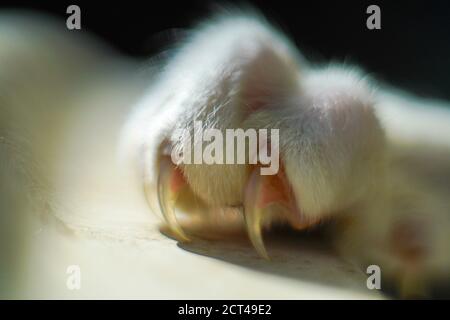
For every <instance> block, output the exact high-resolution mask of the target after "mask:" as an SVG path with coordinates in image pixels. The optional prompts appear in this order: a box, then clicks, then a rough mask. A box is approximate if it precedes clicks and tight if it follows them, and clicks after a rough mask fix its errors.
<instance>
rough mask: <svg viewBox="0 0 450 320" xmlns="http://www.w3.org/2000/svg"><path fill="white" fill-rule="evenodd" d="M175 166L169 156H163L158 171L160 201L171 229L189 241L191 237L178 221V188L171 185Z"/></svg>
mask: <svg viewBox="0 0 450 320" xmlns="http://www.w3.org/2000/svg"><path fill="white" fill-rule="evenodd" d="M174 171H175V166H174V165H173V164H172V162H171V161H170V159H169V158H167V157H163V158H162V159H161V161H160V165H159V173H158V187H157V188H158V189H157V191H158V202H159V207H160V210H161V213H162V216H163V217H164V219H165V220H166V222H167V224H168V226H169V228H170V230H171V231H172V232H173V233H174V234H175V236H176V237H177V238H178V239H179V240H180V241H189V240H190V239H189V237H188V236H187V235H186V234H185V233H184V231H183V229H182V228H181V226H180V224H179V223H178V221H177V218H176V214H175V204H176V201H177V198H178V195H179V191H178V190H174V188H173V186H172V185H171V183H172V181H173V176H174V174H175V173H174Z"/></svg>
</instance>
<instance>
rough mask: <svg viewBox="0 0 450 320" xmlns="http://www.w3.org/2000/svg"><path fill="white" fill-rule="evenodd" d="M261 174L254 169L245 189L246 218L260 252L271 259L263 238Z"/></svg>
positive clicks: (254, 243)
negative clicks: (260, 202) (260, 196)
mask: <svg viewBox="0 0 450 320" xmlns="http://www.w3.org/2000/svg"><path fill="white" fill-rule="evenodd" d="M260 180H261V176H260V174H259V170H253V172H252V174H251V175H250V179H249V182H248V184H247V187H246V189H245V196H244V218H245V224H246V228H247V233H248V236H249V238H250V241H251V242H252V244H253V246H254V247H255V249H256V251H257V252H258V254H259V255H260V256H261V257H263V258H264V259H267V260H269V255H268V254H267V251H266V248H265V246H264V241H263V238H262V222H263V220H262V219H263V217H264V208H260V207H259V206H258V203H259V201H258V196H259V195H260V194H261V193H260V188H261V181H260Z"/></svg>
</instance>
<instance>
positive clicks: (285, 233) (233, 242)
mask: <svg viewBox="0 0 450 320" xmlns="http://www.w3.org/2000/svg"><path fill="white" fill-rule="evenodd" d="M327 240H328V239H326V237H325V236H324V235H323V234H321V233H320V232H308V233H306V234H301V233H298V232H293V231H291V230H288V229H285V228H281V229H276V230H273V231H272V232H268V233H266V234H265V236H264V242H265V244H266V248H267V250H268V253H269V256H270V260H265V259H264V258H261V257H259V256H258V254H257V252H256V251H255V249H254V248H253V247H252V245H251V243H250V241H249V240H248V239H247V238H246V237H244V236H241V237H233V238H227V239H222V240H202V239H198V238H195V239H194V240H193V241H191V242H189V243H180V242H179V243H178V246H179V247H180V248H182V249H184V250H187V251H189V252H192V253H195V254H199V255H202V256H206V257H210V258H213V259H218V260H221V261H224V262H227V263H231V264H234V265H238V266H241V267H244V268H248V269H252V270H256V271H258V272H263V273H268V274H272V275H276V276H280V277H285V278H290V279H292V281H299V282H310V283H316V284H320V285H324V286H328V287H338V288H344V289H349V290H357V291H359V292H366V293H369V292H368V291H369V290H368V289H367V287H366V279H367V276H366V275H365V274H364V273H363V272H362V271H361V270H359V269H358V268H357V267H356V266H353V265H351V264H350V263H347V262H345V261H344V260H342V259H341V258H339V257H338V255H337V254H336V253H335V252H334V251H333V249H332V247H331V245H330V244H329V242H328V241H327Z"/></svg>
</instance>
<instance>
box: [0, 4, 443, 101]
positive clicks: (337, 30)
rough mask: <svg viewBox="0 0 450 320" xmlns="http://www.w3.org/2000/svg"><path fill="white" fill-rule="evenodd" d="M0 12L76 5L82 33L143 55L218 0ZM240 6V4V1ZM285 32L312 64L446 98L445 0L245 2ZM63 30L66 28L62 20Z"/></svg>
mask: <svg viewBox="0 0 450 320" xmlns="http://www.w3.org/2000/svg"><path fill="white" fill-rule="evenodd" d="M0 3H1V5H0V7H2V8H3V9H6V8H8V9H9V8H19V9H27V10H28V9H33V10H38V11H41V12H46V13H50V14H52V15H56V16H60V17H61V18H62V19H65V18H66V17H67V16H68V15H67V14H66V8H67V6H68V5H70V4H77V5H79V6H80V8H81V23H82V30H81V31H76V32H91V33H94V34H97V35H98V36H100V37H101V38H103V39H104V40H106V41H107V42H108V43H110V44H111V45H113V46H114V47H116V48H117V49H118V50H120V51H121V52H122V53H124V54H127V55H131V56H134V57H142V58H147V57H150V56H151V55H153V54H155V53H158V52H159V51H160V50H163V49H164V47H165V46H166V45H169V44H171V43H173V42H174V41H175V39H176V38H179V37H180V35H182V34H183V30H187V29H188V28H189V27H191V26H193V25H195V23H196V22H197V21H198V20H200V19H202V18H204V17H206V16H207V15H208V14H209V13H211V12H214V10H215V8H217V7H218V6H219V7H220V6H222V7H223V6H225V7H226V6H227V5H228V6H229V5H230V3H231V4H232V5H234V6H236V5H239V3H237V2H223V1H200V0H195V1H170V0H167V1H151V0H147V1H131V0H127V1H123V0H122V1H95V2H94V1H76V0H72V1H55V2H45V1H20V0H16V1H10V2H5V1H3V2H0ZM241 3H244V2H241ZM244 4H246V5H251V6H253V7H255V8H257V9H258V10H260V11H261V12H262V13H263V14H264V15H266V16H267V17H268V18H269V19H270V20H271V21H274V22H275V23H276V24H277V25H278V26H280V27H281V28H282V29H283V30H284V31H286V32H287V33H288V34H289V35H290V37H291V38H293V40H294V41H295V43H296V44H297V46H298V47H299V48H300V49H301V50H302V53H303V54H304V55H306V56H307V57H308V58H309V59H312V60H313V61H315V62H326V61H330V60H334V61H338V62H346V63H349V64H358V65H360V66H362V67H363V68H365V69H366V70H367V71H368V72H370V73H371V74H373V75H374V76H376V77H377V78H379V79H381V80H383V81H387V82H388V83H391V84H394V85H397V86H400V87H403V88H407V89H409V90H411V91H413V92H414V93H416V94H419V95H424V96H432V97H440V98H446V99H450V1H444V0H443V1H438V0H436V1H424V0H420V1H375V0H374V1H323V0H308V1H305V0H297V1H285V0H277V1H268V0H267V1H262V0H261V1H257V0H254V1H247V2H245V3H244ZM370 4H377V5H378V6H380V8H381V26H382V29H381V30H368V29H367V28H366V19H367V17H368V14H367V13H366V8H367V7H368V6H369V5H370ZM61 21H62V25H63V26H65V22H64V20H61Z"/></svg>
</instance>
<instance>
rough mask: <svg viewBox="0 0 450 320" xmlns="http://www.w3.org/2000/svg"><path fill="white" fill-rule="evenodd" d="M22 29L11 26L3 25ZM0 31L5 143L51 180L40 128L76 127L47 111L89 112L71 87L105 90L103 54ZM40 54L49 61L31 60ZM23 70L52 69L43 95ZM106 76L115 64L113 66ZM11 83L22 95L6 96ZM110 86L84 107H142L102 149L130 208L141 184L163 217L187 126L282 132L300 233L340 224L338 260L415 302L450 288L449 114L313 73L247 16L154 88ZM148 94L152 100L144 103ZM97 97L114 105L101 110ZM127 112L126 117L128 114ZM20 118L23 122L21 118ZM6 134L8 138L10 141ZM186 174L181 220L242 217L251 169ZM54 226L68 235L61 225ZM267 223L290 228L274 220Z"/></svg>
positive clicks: (357, 78)
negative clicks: (172, 162) (237, 213)
mask: <svg viewBox="0 0 450 320" xmlns="http://www.w3.org/2000/svg"><path fill="white" fill-rule="evenodd" d="M5 21H6V20H5ZM18 24H19V23H18V22H17V20H14V19H13V20H11V22H8V23H5V25H8V26H11V25H12V26H15V25H18ZM22 24H23V23H22ZM5 30H7V29H5V28H3V27H2V29H1V30H0V34H1V35H6V36H7V37H4V38H1V45H0V66H1V68H2V69H1V72H0V90H1V92H0V97H1V98H2V102H1V109H0V111H1V113H2V117H1V126H2V127H1V128H0V129H2V130H3V131H2V132H1V134H2V137H3V139H4V141H6V139H8V141H9V140H11V141H12V143H13V145H17V146H19V148H21V149H25V148H26V147H24V145H23V144H21V142H20V141H21V140H27V141H28V142H29V143H30V144H31V145H32V147H31V149H32V151H30V154H32V156H31V158H32V161H31V162H33V163H34V162H36V163H37V162H39V163H45V164H46V165H45V167H46V168H45V169H44V170H41V171H43V172H44V175H46V174H48V173H49V172H52V175H55V172H59V171H58V167H57V166H56V168H55V166H53V163H58V161H57V160H56V159H54V158H53V157H54V154H55V152H57V150H58V149H60V148H62V147H61V146H60V143H61V142H60V141H58V139H59V138H60V137H59V136H58V135H56V136H55V134H54V132H65V131H66V129H65V128H63V129H61V128H57V129H55V125H54V123H52V125H51V127H52V128H53V129H52V130H49V128H48V127H47V126H48V123H49V121H50V122H52V121H56V122H58V123H61V126H63V127H64V126H65V125H69V126H70V123H71V120H67V119H71V117H72V116H73V114H72V113H70V111H69V112H68V115H67V114H66V113H67V110H66V109H65V108H54V107H55V106H60V105H61V104H67V103H68V104H69V105H82V104H83V98H81V101H80V97H79V96H77V93H76V90H75V88H74V87H73V84H74V83H79V82H80V81H79V80H80V79H84V80H86V79H89V83H91V84H94V83H95V80H97V79H99V78H100V79H103V80H104V79H106V78H110V74H111V73H108V74H107V75H106V76H105V77H97V78H96V77H94V76H93V74H94V73H95V70H101V71H104V70H105V69H106V68H105V69H103V68H102V67H99V66H95V67H94V68H93V67H92V66H93V64H92V63H94V64H95V63H96V62H98V61H100V60H102V59H104V58H103V57H104V56H106V55H105V52H104V51H102V49H99V48H95V49H93V48H92V45H91V44H89V45H87V44H86V43H84V42H80V48H79V49H76V50H79V51H77V54H74V53H73V52H72V50H75V49H73V48H72V45H71V44H70V45H69V44H67V43H66V41H65V40H63V39H62V38H60V35H58V36H57V38H58V40H57V41H54V39H53V38H54V37H55V36H56V34H58V33H57V32H54V31H51V30H44V31H42V30H40V31H39V32H38V31H33V32H35V34H40V35H41V38H40V39H43V40H45V41H42V42H39V43H36V44H34V43H31V42H32V41H35V40H36V37H35V36H34V37H31V36H26V34H27V33H28V32H30V31H29V29H26V30H27V31H26V32H23V33H20V32H19V34H17V35H16V34H13V33H12V31H11V30H12V29H8V30H9V31H5ZM33 32H31V34H33ZM21 38H23V39H21ZM10 39H12V40H10ZM83 41H85V40H83ZM49 48H56V49H52V50H50V49H49ZM61 50H63V51H64V52H67V56H68V57H71V58H72V59H71V60H70V61H69V63H68V62H67V60H64V57H63V55H61V56H59V57H58V58H55V59H50V58H49V57H48V56H47V54H49V53H50V52H51V54H54V53H55V52H57V53H58V54H59V53H61ZM37 54H42V55H43V56H42V57H41V58H39V59H38V58H36V55H37ZM22 56H23V63H29V64H30V67H31V68H41V67H42V66H43V65H45V66H46V67H48V68H50V69H51V70H53V68H54V73H53V72H51V73H50V75H51V76H48V74H47V76H46V77H45V82H39V79H27V77H26V76H25V75H21V74H20V73H19V72H20V70H21V69H19V71H18V70H15V69H14V68H13V67H14V66H15V65H16V64H14V65H11V64H9V61H11V59H12V57H14V59H17V58H18V57H19V58H20V59H22V58H21V57H22ZM61 57H62V58H61ZM81 57H83V58H81ZM73 61H75V62H73ZM43 63H44V64H43ZM105 65H108V66H110V65H121V63H118V62H117V61H115V60H114V61H111V63H110V64H107V63H105ZM21 66H23V64H21ZM121 66H122V65H121ZM10 68H11V69H10ZM91 68H93V69H94V71H92V70H91ZM118 69H120V68H118ZM124 69H127V68H124ZM127 70H128V69H127ZM91 71H92V72H91ZM45 72H47V73H48V71H43V70H41V71H38V72H36V73H35V74H41V73H42V74H44V73H45ZM117 73H118V74H120V76H118V77H117V78H123V77H124V76H127V77H129V73H128V72H122V69H120V70H119V71H118V72H117ZM115 75H116V74H115ZM16 78H17V79H19V80H17V81H18V84H14V83H12V82H11V79H16ZM114 79H116V77H114ZM50 80H51V81H50ZM62 80H64V81H62ZM122 80H123V79H122ZM24 81H25V82H24ZM52 81H53V82H52ZM108 81H110V79H108ZM114 81H115V80H114ZM111 82H113V81H111ZM111 82H107V83H108V85H109V88H110V89H107V90H103V89H102V90H100V92H101V93H97V94H94V96H95V99H92V97H91V96H89V98H90V100H89V99H88V100H89V101H90V102H89V103H91V104H92V101H97V102H99V101H100V102H99V103H100V104H103V105H107V104H108V103H112V104H116V105H118V104H120V103H119V102H117V101H114V98H112V97H117V96H118V95H117V90H119V89H117V88H123V91H124V92H125V95H132V96H133V97H139V102H138V103H137V106H136V107H134V108H133V111H132V112H129V111H128V110H127V108H124V109H123V110H124V111H120V112H118V114H120V115H121V116H120V117H119V118H120V120H118V121H117V122H118V123H122V122H123V127H122V128H121V129H120V130H116V131H114V130H115V129H113V130H110V131H108V132H113V134H114V136H113V137H110V138H109V139H107V141H110V143H111V146H110V147H111V148H110V149H114V150H115V151H117V152H116V153H115V154H114V156H116V157H117V158H119V160H120V161H119V162H118V163H119V167H120V170H122V169H124V168H125V169H126V170H127V172H126V173H125V174H124V176H123V177H125V178H124V179H125V180H124V182H123V183H124V184H125V185H127V186H130V190H132V192H134V193H135V195H134V196H136V197H137V198H139V197H141V193H140V192H141V189H140V188H141V187H142V185H143V184H144V183H145V184H147V185H148V186H149V188H150V191H151V197H153V200H152V201H151V206H152V207H153V208H152V209H153V210H154V211H158V208H157V207H158V205H157V199H156V188H157V176H158V163H159V161H160V158H161V157H162V156H164V155H165V152H167V150H168V149H169V150H171V149H172V148H175V149H177V148H181V144H180V143H179V142H177V141H175V140H174V139H173V136H172V134H173V132H174V130H175V129H177V128H192V124H193V121H195V120H202V121H203V124H204V126H205V128H211V127H214V128H218V129H222V130H224V129H227V128H228V129H229V128H257V129H258V128H276V129H280V143H281V145H280V157H281V160H282V162H283V164H284V166H285V170H286V177H287V179H288V180H289V182H290V184H291V186H292V188H293V191H294V193H295V196H296V200H297V203H296V204H297V206H298V208H299V209H300V212H301V213H302V214H303V215H304V217H305V218H306V219H311V220H317V219H319V220H322V219H323V220H329V219H331V220H334V221H335V229H334V233H335V238H334V242H335V243H336V245H337V247H338V248H339V250H340V251H341V252H342V253H343V254H344V255H346V256H347V257H349V258H350V259H352V260H353V261H355V262H357V263H358V265H359V266H360V267H361V268H363V269H364V268H365V267H366V266H367V265H368V264H378V265H380V266H381V267H382V270H383V273H384V275H386V276H387V277H388V278H390V279H391V281H393V282H394V283H395V284H396V285H398V286H400V287H401V290H403V291H404V293H405V294H407V295H408V294H415V293H417V291H419V293H423V292H424V291H426V288H427V286H429V285H430V284H431V283H432V281H435V280H436V279H443V278H445V277H447V276H448V272H449V270H450V253H449V252H450V250H449V248H450V232H449V231H450V221H449V220H450V214H449V212H450V211H449V200H448V199H447V198H448V197H447V195H448V192H449V184H448V181H450V180H445V179H440V180H439V176H441V177H442V175H444V176H447V177H448V176H449V175H450V170H449V169H450V165H449V163H450V156H449V155H450V138H449V137H450V108H448V106H446V105H444V103H439V102H431V101H428V100H421V99H419V98H417V97H414V96H408V95H406V94H404V93H398V92H395V91H394V90H392V89H388V88H384V87H382V86H381V87H380V88H378V89H377V90H375V86H374V85H373V83H372V82H371V80H370V79H368V78H367V76H365V75H364V73H363V72H362V71H359V70H358V69H356V68H349V67H348V66H345V67H343V66H338V65H331V66H326V67H316V66H312V65H310V64H309V63H308V62H307V61H306V60H305V59H304V58H303V57H302V56H301V54H300V53H299V52H298V51H297V50H296V48H295V47H294V46H293V45H292V43H291V42H290V41H289V40H288V39H287V38H286V37H284V36H283V34H281V33H280V32H279V31H277V30H275V29H274V28H272V27H271V26H270V25H269V24H268V23H267V22H266V21H265V20H264V19H263V18H261V17H256V16H253V15H243V14H238V15H233V14H229V15H226V16H220V17H216V18H214V19H211V20H209V21H208V22H207V23H204V24H203V25H201V26H200V27H199V28H198V29H197V30H195V32H193V34H192V36H191V37H190V38H189V39H187V41H186V42H185V43H183V44H182V45H180V47H179V49H178V50H177V51H176V53H175V55H174V57H173V58H172V59H171V60H170V61H169V63H168V64H167V66H166V67H165V68H164V70H163V72H162V73H161V74H160V75H158V76H157V77H156V78H154V79H152V81H151V83H147V82H142V81H140V82H139V84H138V85H135V86H133V88H130V87H131V86H130V85H124V84H123V83H122V82H121V81H117V82H114V84H111ZM24 83H25V84H26V85H24ZM66 83H67V85H66ZM142 85H144V86H145V87H146V89H145V90H144V92H143V93H142V94H138V93H137V92H139V90H140V88H141V86H142ZM11 86H12V87H11ZM121 86H122V87H121ZM54 88H55V89H54ZM136 88H137V89H136ZM11 92H14V93H16V92H17V94H18V95H17V97H18V98H17V100H6V98H7V97H9V94H10V93H11ZM83 92H85V91H83ZM53 94H56V95H53ZM101 94H104V95H105V96H106V97H111V99H109V100H108V99H106V100H107V101H105V100H104V99H103V98H102V99H99V98H97V96H98V95H101ZM55 99H60V100H58V101H59V102H58V101H55ZM70 99H72V100H70ZM86 99H87V98H86ZM133 99H134V98H131V99H129V100H128V102H122V103H127V104H129V105H132V104H134V102H133V103H130V101H133ZM68 101H69V102H68ZM75 101H76V102H75ZM49 105H50V106H51V107H49ZM23 106H25V109H24V110H25V111H23V112H22V111H21V112H18V110H22V107H23ZM30 106H34V108H30ZM27 108H28V109H27ZM119 109H120V108H119ZM83 110H84V111H83V112H85V113H86V112H89V110H88V109H87V108H83ZM105 110H107V109H105ZM59 112H61V113H64V115H60V114H59ZM128 113H131V114H130V115H128ZM23 114H25V115H28V116H29V115H31V114H37V115H42V117H43V119H44V120H42V119H41V120H37V118H36V117H34V116H32V121H31V122H27V121H28V120H26V119H27V116H25V117H24V116H23ZM123 114H126V116H125V117H124V116H123ZM7 116H8V117H7ZM77 117H78V116H77ZM55 119H56V120H55ZM61 119H65V120H64V121H65V122H61V121H62V120H61ZM100 121H103V120H101V119H100ZM13 123H14V127H15V128H14V129H13V130H10V129H9V128H10V127H11V124H13ZM16 124H18V125H16ZM17 128H18V129H17ZM11 132H12V134H11ZM24 132H31V134H28V133H24ZM22 136H23V137H25V138H24V139H22V138H21V137H22ZM80 136H82V135H81V134H80ZM88 139H89V138H88ZM49 141H52V143H51V144H49V143H48V142H49ZM111 141H112V142H111ZM44 142H45V148H44V144H43V143H44ZM47 147H48V148H47ZM55 150H56V151H55ZM5 154H7V155H8V156H3V155H2V158H1V160H2V161H3V162H6V161H10V160H9V157H10V155H12V156H11V157H16V156H17V155H15V154H14V152H11V151H10V150H9V149H8V150H7V153H5ZM111 154H112V152H111ZM3 158H5V159H3ZM63 159H64V158H63ZM38 160H39V161H38ZM109 160H110V161H111V162H114V161H115V159H109ZM23 167H24V169H25V170H26V171H27V172H32V174H31V175H30V176H33V177H38V176H39V175H38V171H39V170H35V169H34V167H33V165H32V164H31V163H30V162H25V164H24V165H23ZM180 168H181V170H182V173H183V175H184V177H185V179H186V182H187V184H188V186H189V190H188V195H187V196H184V197H182V198H181V199H180V203H179V205H180V206H181V207H183V208H184V209H185V210H186V211H187V213H188V214H189V210H191V209H192V208H193V207H194V206H195V205H197V204H198V203H202V208H203V209H204V210H207V209H210V210H211V212H213V213H214V212H216V209H218V208H219V209H220V208H228V207H236V206H241V205H242V202H243V190H244V189H245V186H246V184H247V180H248V175H249V170H248V166H246V165H181V167H180ZM20 170H22V169H20ZM20 170H19V171H20ZM59 170H63V169H59ZM111 170H112V171H114V170H113V169H111ZM4 171H5V172H6V173H7V174H8V175H9V174H10V171H8V170H4ZM6 173H5V175H6ZM73 176H76V174H74V175H73ZM33 179H38V180H40V179H41V178H33ZM25 181H26V182H24V183H23V185H22V188H23V190H27V189H26V188H28V187H29V182H30V180H29V179H28V178H25ZM2 187H3V182H2ZM49 188H50V187H49ZM5 189H8V187H7V186H6V185H5ZM54 192H55V190H53V194H52V195H50V196H48V195H45V196H43V197H44V198H45V199H46V200H45V203H56V202H57V201H56V200H55V198H56V197H55V196H54ZM140 199H141V198H140ZM9 200H11V199H9ZM13 200H14V199H13ZM141 200H142V199H141ZM59 218H60V219H62V220H63V221H66V222H67V221H71V218H70V215H69V214H67V215H64V216H62V217H61V216H60V217H59ZM11 219H12V218H11ZM86 219H87V221H88V220H89V218H86ZM272 219H273V220H276V221H278V220H280V221H284V220H287V219H286V218H285V217H283V216H282V214H281V213H280V216H276V215H275V216H273V217H272ZM225 221H226V220H225ZM405 225H407V227H403V226H405ZM403 229H407V232H406V233H407V234H409V236H407V237H406V238H405V237H404V236H403V237H402V236H401V235H400V236H398V235H396V233H398V230H401V231H400V233H401V234H402V232H403V231H402V230H403ZM408 230H412V231H411V232H409V233H408ZM416 251H417V252H419V253H418V258H416V257H415V256H414V257H413V258H411V256H410V252H416ZM411 259H412V260H411Z"/></svg>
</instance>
